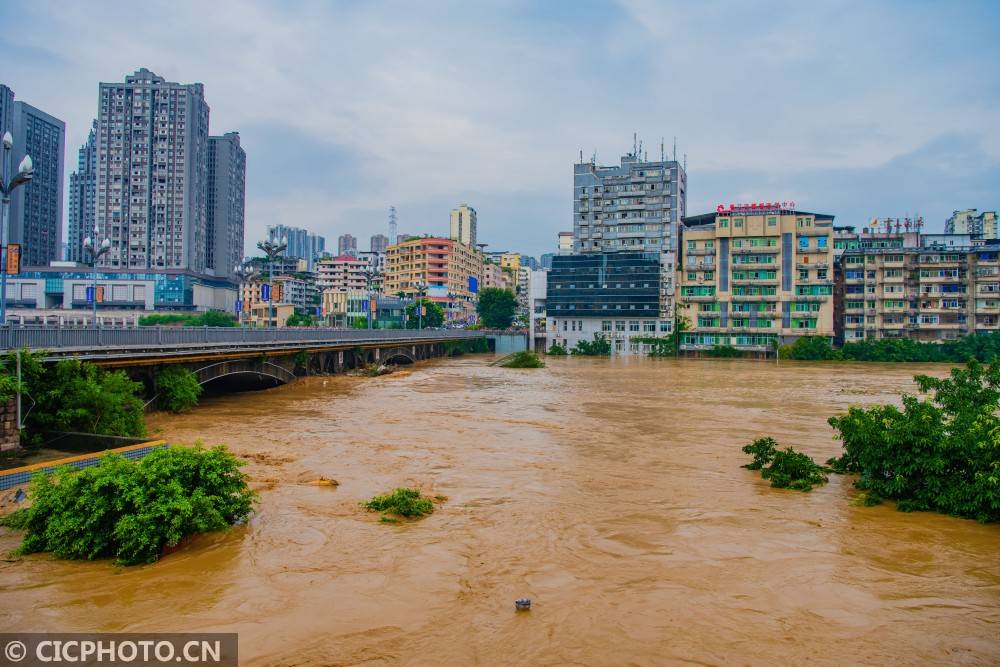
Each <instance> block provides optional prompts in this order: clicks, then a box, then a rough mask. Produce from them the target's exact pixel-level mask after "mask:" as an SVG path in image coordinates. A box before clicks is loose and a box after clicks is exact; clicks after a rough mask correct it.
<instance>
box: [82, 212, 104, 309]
mask: <svg viewBox="0 0 1000 667" xmlns="http://www.w3.org/2000/svg"><path fill="white" fill-rule="evenodd" d="M83 247H84V249H86V250H87V251H88V252H90V257H91V264H92V267H93V273H94V293H93V298H94V328H95V329H96V328H97V260H99V259H100V258H101V257H102V256H103V255H105V254H107V252H108V251H109V250H111V241H110V240H109V239H104V240H103V241H101V242H100V244H98V243H97V227H96V226H95V227H94V235H93V236H92V237H91V236H88V237H87V238H85V239H84V240H83Z"/></svg>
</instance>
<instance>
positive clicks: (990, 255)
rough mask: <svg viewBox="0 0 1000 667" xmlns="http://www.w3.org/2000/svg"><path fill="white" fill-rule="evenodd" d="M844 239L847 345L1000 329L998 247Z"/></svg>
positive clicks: (924, 237) (899, 238)
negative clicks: (877, 340)
mask: <svg viewBox="0 0 1000 667" xmlns="http://www.w3.org/2000/svg"><path fill="white" fill-rule="evenodd" d="M840 236H841V237H842V239H838V244H839V243H844V245H845V247H844V249H843V254H842V255H841V256H840V259H839V264H840V269H839V271H838V282H839V283H842V292H843V297H842V298H843V310H842V320H841V322H840V327H839V328H840V330H841V332H842V333H841V332H838V338H839V339H842V340H843V341H844V342H847V343H850V342H856V341H860V340H865V339H882V338H911V339H913V340H917V341H921V342H939V341H944V340H953V339H956V338H961V337H963V336H967V335H970V334H973V333H990V332H995V331H997V330H998V329H1000V262H998V256H1000V243H985V244H984V243H980V242H977V241H974V239H973V238H972V236H971V235H970V234H921V235H918V234H915V233H910V234H899V233H897V234H878V233H870V232H868V230H867V229H866V230H863V231H862V232H861V233H860V234H854V233H853V231H851V232H845V233H842V234H841V235H840Z"/></svg>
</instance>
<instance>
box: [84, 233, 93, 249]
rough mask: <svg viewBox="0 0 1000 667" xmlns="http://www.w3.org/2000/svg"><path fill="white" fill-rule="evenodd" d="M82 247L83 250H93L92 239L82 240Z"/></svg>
mask: <svg viewBox="0 0 1000 667" xmlns="http://www.w3.org/2000/svg"><path fill="white" fill-rule="evenodd" d="M83 247H84V248H93V247H94V239H92V238H90V237H89V236H88V237H87V238H85V239H83Z"/></svg>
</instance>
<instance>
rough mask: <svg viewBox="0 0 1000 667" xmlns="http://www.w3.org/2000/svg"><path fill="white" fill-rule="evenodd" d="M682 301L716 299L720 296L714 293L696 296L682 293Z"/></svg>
mask: <svg viewBox="0 0 1000 667" xmlns="http://www.w3.org/2000/svg"><path fill="white" fill-rule="evenodd" d="M680 298H681V300H682V301H715V300H716V299H717V298H718V297H717V296H716V295H714V294H698V295H694V296H684V295H683V294H682V295H681V297H680Z"/></svg>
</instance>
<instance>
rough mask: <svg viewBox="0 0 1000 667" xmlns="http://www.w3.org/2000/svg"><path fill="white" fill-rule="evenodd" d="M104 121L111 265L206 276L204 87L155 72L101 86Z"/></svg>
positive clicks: (102, 213) (100, 170)
mask: <svg viewBox="0 0 1000 667" xmlns="http://www.w3.org/2000/svg"><path fill="white" fill-rule="evenodd" d="M98 103H99V108H98V116H97V206H96V213H95V215H96V223H97V227H98V237H99V238H101V239H103V238H107V239H109V240H110V241H111V251H110V252H108V253H107V254H106V255H104V256H103V257H102V258H101V260H100V264H101V266H103V267H107V268H112V269H122V270H126V269H127V270H146V269H164V270H165V269H187V270H191V271H194V272H196V273H205V272H206V270H207V269H208V267H209V257H208V240H207V229H208V220H207V216H208V206H207V203H208V152H209V139H208V116H209V109H208V104H207V103H206V102H205V91H204V87H203V86H202V84H200V83H192V84H179V83H173V82H169V81H166V80H165V79H164V78H163V77H160V76H157V75H156V74H154V73H153V72H150V71H149V70H148V69H145V68H143V69H140V70H138V71H137V72H135V73H134V74H132V75H129V76H126V77H125V81H124V83H101V84H100V92H99V102H98Z"/></svg>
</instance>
